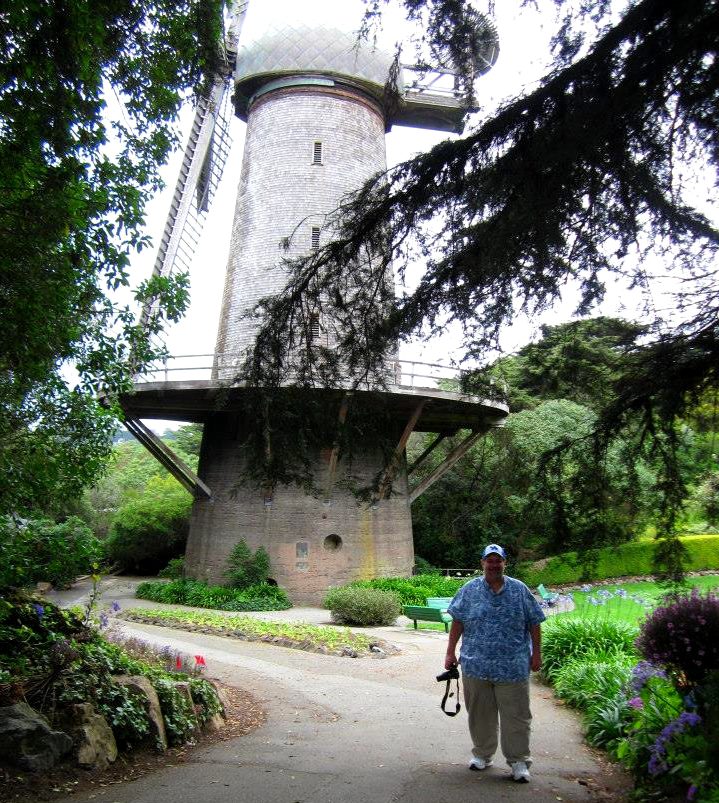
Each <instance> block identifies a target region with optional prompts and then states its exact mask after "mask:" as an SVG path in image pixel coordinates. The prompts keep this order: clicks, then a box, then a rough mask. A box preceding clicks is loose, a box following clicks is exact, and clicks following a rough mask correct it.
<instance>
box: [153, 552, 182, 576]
mask: <svg viewBox="0 0 719 803" xmlns="http://www.w3.org/2000/svg"><path fill="white" fill-rule="evenodd" d="M184 573H185V556H184V555H182V556H180V557H179V558H172V560H171V561H169V563H168V564H167V566H165V568H164V569H162V570H160V571H159V572H158V573H157V576H158V577H164V578H165V579H167V580H179V579H180V578H181V577H182V576H183V575H184Z"/></svg>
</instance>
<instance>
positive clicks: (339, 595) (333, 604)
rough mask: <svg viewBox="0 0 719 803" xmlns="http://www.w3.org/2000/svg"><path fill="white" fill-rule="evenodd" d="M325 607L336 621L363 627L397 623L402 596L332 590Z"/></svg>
mask: <svg viewBox="0 0 719 803" xmlns="http://www.w3.org/2000/svg"><path fill="white" fill-rule="evenodd" d="M324 607H325V608H328V609H329V610H330V611H331V613H332V621H333V622H337V623H338V624H344V625H359V626H362V627H364V626H368V625H391V624H394V622H395V620H396V619H397V617H398V616H399V615H400V614H401V613H402V603H401V601H400V598H399V596H398V595H397V594H396V593H394V592H392V591H383V590H381V589H379V588H357V587H351V586H345V587H343V588H331V589H330V590H329V591H328V592H327V596H326V597H325V601H324Z"/></svg>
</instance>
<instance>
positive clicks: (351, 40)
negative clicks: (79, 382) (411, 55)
mask: <svg viewBox="0 0 719 803" xmlns="http://www.w3.org/2000/svg"><path fill="white" fill-rule="evenodd" d="M241 6H244V8H243V12H244V10H245V9H246V3H244V4H241ZM483 36H484V38H483V40H482V48H481V56H480V59H479V61H478V63H477V73H478V74H481V73H482V72H485V71H486V70H488V69H489V68H490V67H491V66H492V64H493V63H494V60H495V59H496V55H497V40H496V36H495V34H494V31H493V29H492V27H491V26H490V25H489V24H487V28H486V30H485V32H484V34H483ZM391 66H392V57H391V56H389V55H387V54H386V53H383V52H381V51H379V50H377V49H375V48H373V47H371V46H369V45H367V44H366V43H362V42H358V40H357V36H356V34H353V33H351V32H346V31H342V30H338V29H334V28H324V27H321V26H316V25H312V26H288V25H279V26H275V27H273V28H271V29H268V30H266V31H265V32H264V34H263V35H261V36H259V37H257V38H255V40H254V41H253V42H252V43H251V44H247V45H243V46H240V47H239V48H238V51H237V59H236V64H235V69H234V75H233V81H234V104H235V111H236V114H237V115H238V116H239V117H240V118H241V119H242V120H244V121H245V122H246V125H247V128H246V136H245V146H244V154H243V161H242V171H241V176H240V181H239V187H238V191H237V204H236V211H235V218H234V224H233V232H232V240H231V247H230V255H229V261H228V266H227V273H226V280H225V288H224V294H223V300H222V312H221V315H220V321H219V328H218V335H217V345H216V349H215V355H214V357H213V360H212V372H211V374H210V376H209V378H206V379H201V380H190V381H185V382H179V381H174V382H173V381H165V382H158V383H142V384H138V385H137V387H136V391H137V392H136V393H135V394H134V395H133V396H130V397H127V399H125V410H126V414H127V416H128V419H129V425H130V428H132V429H133V432H135V434H136V435H138V437H140V438H141V439H143V442H145V444H146V445H147V446H148V448H151V449H153V450H154V453H155V454H156V455H157V456H158V457H159V458H160V459H162V460H163V462H165V463H166V465H167V466H168V468H170V469H171V470H172V471H173V473H175V475H176V476H178V478H179V479H181V480H182V481H183V482H184V483H185V484H186V486H187V487H188V488H189V489H191V490H192V492H193V493H194V494H195V502H194V506H193V512H192V520H191V526H190V535H189V539H188V546H187V552H186V560H185V565H186V570H187V572H188V574H189V575H190V576H193V577H197V578H200V579H207V580H209V581H210V582H218V581H219V582H221V581H222V580H223V574H224V571H225V568H226V561H227V557H228V555H229V553H230V551H231V550H232V548H233V546H234V545H235V544H236V543H237V542H238V541H239V540H240V539H243V540H245V541H246V542H247V544H248V545H249V546H250V547H251V548H257V547H259V546H263V547H264V548H265V549H266V550H267V551H268V552H269V555H270V559H271V564H272V572H273V577H274V579H275V580H276V581H277V583H278V584H280V585H281V586H283V587H285V588H286V589H287V590H288V591H289V592H290V594H291V596H292V597H293V599H295V600H317V599H318V598H320V597H321V595H322V594H323V592H324V591H325V590H326V588H327V587H328V586H330V585H333V584H338V583H342V582H347V581H349V580H353V579H358V578H365V577H374V576H387V575H409V574H410V573H411V569H412V565H413V561H414V551H413V542H412V521H411V508H410V506H411V502H412V501H413V500H414V499H415V498H417V496H419V495H420V493H421V492H422V491H423V490H425V489H426V487H429V484H431V482H432V481H433V480H434V479H436V478H438V476H440V475H441V473H443V472H444V471H446V470H447V469H448V468H449V467H450V466H451V465H452V464H453V462H454V461H455V460H456V459H458V458H459V457H460V456H461V455H462V454H463V453H464V452H465V451H466V450H467V449H468V448H469V447H470V446H471V445H472V444H473V443H474V442H475V441H476V440H477V439H478V438H479V437H480V436H481V435H482V434H483V433H484V432H486V431H487V430H488V429H489V428H490V427H492V426H496V425H497V424H499V423H500V422H501V421H502V419H503V418H504V416H505V415H506V408H504V407H503V406H502V405H498V404H496V403H493V402H487V401H483V400H481V399H477V398H474V397H471V398H470V397H466V396H462V395H460V394H457V393H450V392H447V391H441V390H437V389H436V388H430V387H425V388H422V387H418V386H417V383H416V382H415V383H412V384H409V383H407V382H404V381H403V378H402V377H401V376H400V375H399V374H397V375H396V380H397V381H396V382H395V383H393V384H392V385H391V386H390V387H389V388H388V389H387V391H386V393H385V394H384V395H383V398H382V408H383V410H384V411H385V412H386V411H389V419H390V424H389V427H390V436H391V437H392V438H393V442H394V443H395V448H394V453H393V454H392V455H391V457H390V458H389V459H387V458H386V456H385V455H383V454H382V453H381V452H380V450H379V449H378V448H377V447H374V446H367V448H366V449H365V450H364V451H363V449H362V447H361V446H358V447H357V448H356V449H355V452H354V454H353V458H352V466H351V471H352V474H353V480H354V483H355V484H360V485H362V484H363V483H365V484H371V482H372V481H373V479H374V478H375V477H377V476H378V475H379V476H381V481H380V483H379V493H378V494H377V495H376V496H375V498H374V500H373V502H372V503H371V504H366V503H359V502H358V501H357V498H356V497H355V495H354V494H353V493H352V492H351V491H350V490H348V489H347V487H346V484H345V483H343V482H341V479H342V477H343V474H344V473H345V472H347V471H348V470H349V466H347V465H345V461H344V460H343V459H341V456H340V453H339V450H338V447H337V445H336V444H333V443H327V444H326V448H324V449H321V450H320V451H319V452H318V454H316V455H313V456H312V459H313V461H314V466H315V469H314V475H315V485H316V486H317V487H320V488H322V489H323V492H322V493H321V494H315V495H310V494H307V493H305V492H304V491H303V490H302V489H301V488H299V487H294V486H282V485H280V486H276V487H274V488H273V489H272V490H271V491H268V490H267V489H264V490H263V489H258V488H256V487H254V486H252V485H251V484H249V483H244V484H243V483H240V482H238V479H239V478H241V477H242V475H243V472H244V471H245V466H246V457H245V455H244V452H243V444H244V443H245V441H246V438H247V435H248V425H247V421H246V413H243V410H244V409H245V408H244V407H243V403H242V402H243V395H244V394H246V393H247V388H245V387H243V386H242V385H241V384H236V383H235V378H236V375H237V369H238V366H239V365H240V364H241V361H242V358H243V354H244V353H245V351H246V349H247V348H248V347H250V346H251V345H252V342H253V339H254V336H255V332H256V328H257V322H256V321H254V320H252V318H251V317H250V316H248V315H247V312H248V310H251V309H252V308H253V307H254V305H255V304H256V303H257V302H258V301H259V300H260V299H261V298H263V297H265V296H268V295H272V294H274V293H278V292H280V291H281V290H282V289H283V287H284V285H285V283H286V280H287V275H286V272H285V268H284V262H283V257H284V258H286V257H287V256H289V257H292V256H300V255H302V254H306V253H308V252H309V251H311V249H314V248H318V247H320V246H321V245H322V244H323V242H326V238H328V237H330V236H331V231H328V230H326V228H325V226H324V221H325V220H326V219H327V216H328V215H329V214H330V213H331V212H332V211H333V210H334V209H336V208H337V206H338V204H339V203H340V201H341V200H342V198H343V197H344V196H345V195H347V194H348V193H349V192H351V191H353V190H356V189H358V188H359V187H361V186H362V184H363V183H364V182H365V181H366V180H367V179H369V178H370V177H372V176H374V175H375V174H377V173H378V172H381V171H383V170H385V169H386V154H385V133H386V132H387V131H388V130H389V129H390V128H391V127H392V126H393V125H407V126H415V127H421V128H430V129H436V130H440V131H457V130H460V129H461V126H462V119H463V117H464V113H465V111H466V110H465V109H464V108H463V107H462V105H461V103H460V100H459V98H458V97H457V96H456V94H455V93H454V92H453V91H452V90H451V88H450V90H449V91H439V89H438V88H437V87H438V85H439V84H441V81H442V80H444V79H446V76H447V74H449V75H450V77H451V71H449V70H437V71H436V74H435V75H434V77H432V76H430V77H429V78H428V77H427V76H426V75H425V76H422V77H421V79H417V80H414V79H413V76H412V73H411V71H409V70H407V69H404V70H402V71H401V72H400V75H399V78H398V81H397V87H396V88H397V93H398V98H399V103H397V102H394V103H393V104H392V108H391V109H390V108H389V107H388V103H387V93H386V84H387V81H388V76H389V74H390V68H391ZM415 78H416V76H415ZM395 100H396V98H395ZM208 160H209V161H211V157H209V156H206V157H205V159H204V162H203V165H204V171H205V173H207V164H208ZM195 161H197V159H195ZM202 175H203V173H202V170H200V171H199V176H200V179H201V176H202ZM200 195H201V193H200V192H199V191H198V192H196V193H195V197H196V198H199V197H200ZM196 203H198V205H199V201H196ZM198 208H199V206H198ZM290 235H292V236H291V245H290V251H289V253H287V252H283V251H282V250H281V249H280V242H281V241H282V240H284V239H285V238H287V237H288V236H290ZM166 240H168V242H169V240H170V235H168V237H167V238H166ZM316 337H318V338H323V337H326V335H325V333H324V332H323V327H322V321H321V319H320V318H319V317H318V320H317V322H316ZM325 345H330V346H331V342H326V343H325ZM305 392H307V393H312V394H315V395H316V397H317V399H318V400H319V401H320V403H321V404H322V405H323V409H326V414H327V416H328V417H329V418H334V419H335V420H337V421H342V420H343V417H344V416H345V415H346V414H347V404H348V399H347V397H346V396H343V395H342V394H341V393H337V392H336V391H330V390H324V389H322V388H316V389H308V390H306V391H305ZM220 398H221V399H222V404H221V405H220V404H219V402H218V400H219V399H220ZM373 398H375V397H374V396H373V394H370V393H367V394H366V396H363V394H362V393H361V392H355V393H354V394H353V397H352V404H355V405H360V406H362V405H364V408H365V409H364V412H365V413H368V414H369V415H370V417H371V414H372V404H373V401H372V400H373ZM152 417H158V418H177V419H180V420H185V421H201V422H202V423H203V424H204V430H203V441H202V447H201V454H200V465H199V470H198V474H199V477H195V476H194V475H193V474H192V472H190V471H189V470H188V469H187V468H186V467H184V466H182V465H181V464H179V463H178V461H177V460H176V459H175V458H173V456H171V455H169V454H168V452H167V450H166V449H165V448H164V447H162V446H161V445H159V444H158V443H157V442H155V441H154V440H153V439H152V438H151V437H150V435H149V434H148V431H147V430H146V429H145V428H144V427H143V426H142V424H141V423H140V422H139V420H138V419H140V418H152ZM274 426H276V427H281V426H283V422H282V421H277V422H275V424H274ZM459 429H469V430H470V431H471V434H470V436H469V437H468V438H466V439H465V441H464V442H463V443H461V444H460V445H459V446H458V447H457V448H456V449H455V450H454V451H453V452H452V453H451V454H450V456H449V458H448V459H447V460H446V461H445V463H444V464H443V465H442V466H441V467H440V469H439V470H438V471H436V472H435V473H434V474H433V475H432V476H430V477H429V478H427V480H425V482H424V483H422V485H421V486H417V487H415V488H414V489H410V483H409V481H408V468H407V464H406V457H405V446H406V444H407V441H408V438H409V436H410V434H411V433H412V432H413V431H425V432H435V433H437V438H436V439H435V442H434V444H433V446H434V445H436V444H437V443H439V442H440V441H441V440H442V439H443V438H444V437H447V436H448V435H452V434H454V433H455V432H457V431H458V430H459ZM431 448H433V447H431ZM428 452H429V450H428ZM425 457H426V454H425V455H423V456H422V458H421V460H423V459H424V458H425ZM418 462H419V461H418ZM412 468H414V467H412ZM410 471H411V469H410Z"/></svg>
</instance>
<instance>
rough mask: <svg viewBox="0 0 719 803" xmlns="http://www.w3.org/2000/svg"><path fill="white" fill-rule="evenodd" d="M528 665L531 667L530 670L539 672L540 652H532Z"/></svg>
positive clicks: (540, 665)
mask: <svg viewBox="0 0 719 803" xmlns="http://www.w3.org/2000/svg"><path fill="white" fill-rule="evenodd" d="M530 667H531V668H532V672H539V670H540V669H541V668H542V654H541V653H540V652H533V653H532V661H531V663H530Z"/></svg>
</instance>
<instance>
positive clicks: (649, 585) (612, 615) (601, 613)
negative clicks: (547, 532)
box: [558, 575, 719, 625]
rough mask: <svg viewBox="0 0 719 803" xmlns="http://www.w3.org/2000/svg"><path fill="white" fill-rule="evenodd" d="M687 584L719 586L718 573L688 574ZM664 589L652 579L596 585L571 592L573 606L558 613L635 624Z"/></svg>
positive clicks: (654, 605)
mask: <svg viewBox="0 0 719 803" xmlns="http://www.w3.org/2000/svg"><path fill="white" fill-rule="evenodd" d="M687 588H697V589H698V590H699V591H709V590H712V589H715V588H719V575H703V576H700V577H689V578H687ZM617 592H619V593H617ZM665 593H666V589H665V588H662V587H661V586H659V585H657V583H653V582H651V581H644V582H636V583H617V584H616V585H615V584H611V585H601V586H593V587H592V590H591V591H574V592H572V598H573V600H574V606H575V607H574V610H573V611H568V612H566V613H561V614H558V615H559V616H566V617H578V618H597V617H601V618H607V619H612V620H614V621H621V622H627V623H628V624H634V625H636V624H637V623H638V622H640V621H641V620H642V619H643V618H644V617H645V616H646V614H647V613H648V612H649V611H651V610H653V609H654V608H655V607H656V606H657V604H658V603H659V602H660V601H661V598H662V597H663V596H664V594H665ZM592 600H594V602H592Z"/></svg>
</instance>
